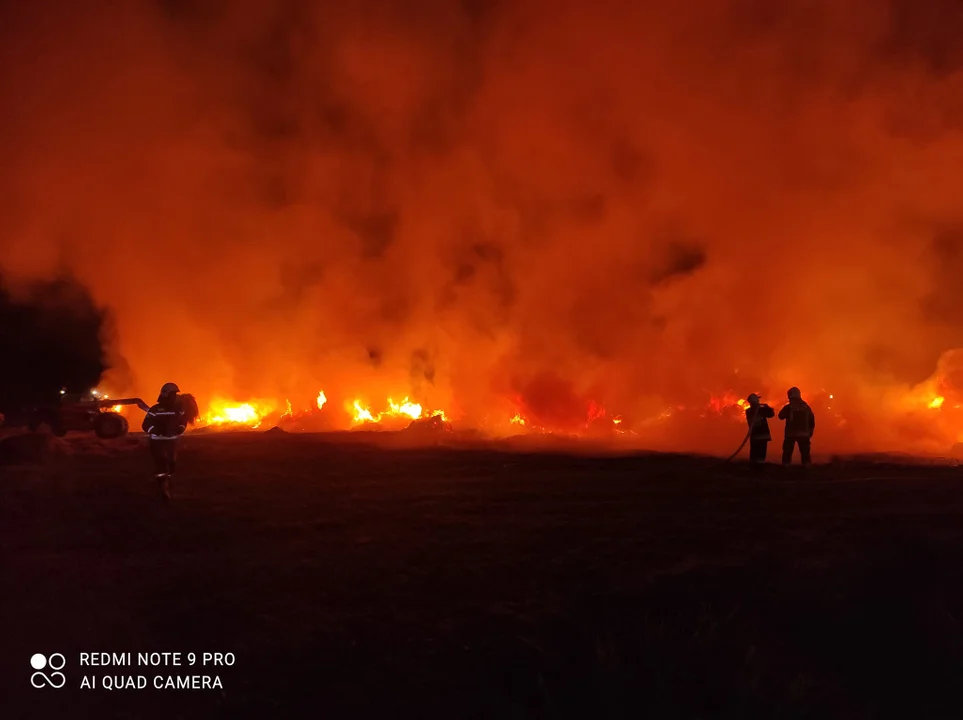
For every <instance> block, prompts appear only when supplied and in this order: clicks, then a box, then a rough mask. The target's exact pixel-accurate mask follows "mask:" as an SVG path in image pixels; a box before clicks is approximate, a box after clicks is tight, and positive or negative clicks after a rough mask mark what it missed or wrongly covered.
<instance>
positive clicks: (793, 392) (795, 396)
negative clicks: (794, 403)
mask: <svg viewBox="0 0 963 720" xmlns="http://www.w3.org/2000/svg"><path fill="white" fill-rule="evenodd" d="M786 395H788V396H789V399H790V400H802V393H801V392H799V388H797V387H791V388H789V392H787V393H786Z"/></svg>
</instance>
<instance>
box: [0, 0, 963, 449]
mask: <svg viewBox="0 0 963 720" xmlns="http://www.w3.org/2000/svg"><path fill="white" fill-rule="evenodd" d="M14 5H16V6H17V10H16V12H9V13H2V14H0V15H2V20H3V22H0V32H2V33H4V35H3V42H2V43H0V47H2V48H3V52H4V73H3V77H2V81H0V103H2V105H3V107H4V112H3V117H2V132H0V156H2V157H3V158H4V161H3V163H0V188H2V189H3V191H2V192H0V205H2V207H0V210H2V212H0V217H3V219H4V221H3V223H2V224H0V276H2V279H3V283H4V290H5V291H6V290H8V289H9V290H10V292H15V291H16V292H19V291H20V290H21V289H22V288H21V287H20V286H21V285H22V284H25V283H26V284H28V283H29V282H30V281H32V280H36V279H51V278H58V277H70V278H72V279H73V280H76V282H77V284H78V285H79V286H81V287H83V288H84V289H85V290H86V291H88V292H89V294H90V296H91V297H92V298H93V299H94V300H95V301H96V303H95V304H96V305H97V306H98V307H99V308H101V309H102V310H103V311H104V313H103V314H104V317H106V318H108V319H109V321H110V322H109V326H107V325H105V326H104V328H103V330H104V332H102V333H100V335H99V337H101V338H103V339H104V340H105V347H103V348H100V349H101V350H102V351H103V352H102V354H103V355H104V356H105V357H104V358H103V359H104V362H105V363H106V364H107V365H108V366H109V367H110V370H109V371H108V372H107V374H106V375H105V377H104V379H103V383H104V384H105V385H106V386H109V387H110V389H111V391H112V392H113V393H114V395H112V397H113V396H116V397H129V396H135V395H140V396H142V397H144V398H147V399H148V400H152V399H153V398H155V397H156V393H157V391H158V389H159V388H160V387H161V385H162V384H163V383H165V382H168V381H176V382H177V383H178V385H179V386H181V387H182V388H183V389H184V390H185V392H191V393H193V394H194V395H195V396H196V398H197V400H198V402H199V403H200V410H201V417H200V419H199V422H198V427H199V428H206V429H208V430H217V429H221V430H230V429H245V428H247V429H252V428H264V429H267V428H270V427H274V426H275V425H279V426H282V425H283V426H285V427H291V428H295V429H305V430H306V429H308V428H319V429H328V428H330V429H335V430H350V429H368V430H372V429H376V428H377V429H385V430H386V429H394V428H402V429H403V428H405V427H406V424H410V423H412V422H414V423H419V422H422V421H430V420H432V419H434V418H438V419H439V421H440V422H450V423H451V424H452V426H453V427H454V428H458V429H465V430H472V431H479V432H481V433H484V434H490V435H513V434H528V433H546V434H554V435H557V436H562V435H565V436H592V437H597V436H607V435H618V436H619V440H618V442H632V443H637V444H639V445H644V446H647V447H652V448H672V449H686V450H725V449H727V447H728V446H731V445H734V444H735V443H734V442H733V441H734V440H735V442H738V440H739V439H740V435H741V434H742V433H743V432H744V428H745V422H746V418H745V402H746V400H745V399H746V397H747V396H748V395H749V393H751V392H755V393H758V394H760V395H762V396H763V398H764V399H765V400H767V401H768V402H769V403H771V404H772V405H773V407H774V408H776V409H777V411H778V409H779V408H780V407H781V406H782V404H783V403H784V402H785V398H786V391H787V389H788V388H789V387H792V386H798V387H800V389H801V390H802V394H803V397H804V398H805V399H806V400H807V401H808V402H809V403H810V404H811V405H812V407H813V408H814V409H815V412H816V415H817V429H816V436H815V437H814V447H815V448H817V449H818V450H821V449H826V450H828V449H830V448H832V449H841V450H847V451H848V450H857V449H859V450H862V449H864V448H867V449H873V450H900V451H913V452H946V451H948V450H949V449H950V448H952V447H953V446H954V445H955V444H956V443H957V442H959V441H960V440H961V439H963V411H961V408H960V405H961V403H963V362H961V360H960V358H959V357H958V356H959V355H960V354H961V353H960V351H958V350H955V349H954V348H955V347H956V346H957V344H958V343H959V338H960V337H961V332H963V311H961V309H960V308H961V305H960V303H959V302H958V297H957V289H958V287H959V283H958V280H957V279H958V278H959V277H960V275H961V273H963V251H961V248H963V205H961V203H960V200H959V199H960V197H963V173H961V172H960V167H963V129H961V128H963V121H961V117H963V113H961V109H960V101H959V98H960V97H961V94H960V89H961V87H960V86H961V83H963V73H961V72H960V67H959V65H960V63H959V62H958V60H959V58H958V57H957V55H958V52H957V50H958V48H957V45H958V44H959V42H958V38H959V37H963V14H960V13H958V12H953V11H951V10H947V7H949V5H953V3H952V2H949V1H947V2H941V3H926V2H916V3H914V2H908V1H906V2H899V3H895V4H894V3H880V2H872V1H871V0H854V2H848V3H840V2H834V1H832V0H815V1H809V0H785V2H780V3H764V2H761V1H760V2H746V1H742V0H712V1H711V2H708V3H700V4H699V8H700V9H699V12H698V13H695V14H694V13H692V12H689V11H687V10H686V9H685V7H683V6H682V5H680V4H678V3H675V4H673V3H662V2H656V1H655V0H641V1H640V2H628V3H590V2H581V3H579V2H575V3H547V2H544V3H537V2H536V3H521V4H519V3H497V2H496V3H465V2H462V3H446V4H445V5H444V11H439V12H431V13H428V14H427V16H426V18H427V19H426V20H425V22H413V21H407V20H406V19H405V18H401V17H396V15H397V13H393V12H390V11H379V12H372V11H371V10H370V8H369V7H368V6H367V5H366V4H364V3H343V4H342V5H343V7H341V6H339V10H338V13H337V17H336V18H335V20H334V21H332V18H331V17H330V13H329V12H328V11H327V10H326V9H325V8H324V7H323V6H324V4H323V3H297V6H298V11H297V12H296V13H293V14H292V12H291V8H290V7H289V5H290V3H276V2H273V3H272V2H270V0H248V1H247V2H242V3H216V4H215V5H216V6H217V11H216V12H205V13H197V12H192V11H191V10H190V9H189V6H191V5H192V4H191V3H173V2H168V3H164V6H165V12H157V11H156V7H154V6H157V5H158V3H146V2H143V3H131V4H130V5H131V7H130V9H129V10H127V11H125V12H124V13H121V14H119V15H118V14H116V13H115V14H114V15H116V17H114V16H111V17H110V22H105V20H104V19H103V17H100V16H98V14H97V13H95V12H93V11H90V10H89V9H88V8H87V6H86V4H84V3H77V2H73V3H70V2H60V3H57V5H58V9H57V12H45V11H43V9H42V5H43V4H41V3H27V2H20V3H14ZM376 5H377V3H376ZM385 5H390V3H389V4H385ZM763 5H765V6H766V13H764V14H765V18H764V21H760V18H759V17H758V16H759V14H760V13H759V12H757V10H758V7H761V6H763ZM168 6H169V7H168ZM757 6H758V7H757ZM770 6H772V9H771V12H770V9H769V8H770ZM777 6H778V7H777ZM896 6H898V12H895V11H894V8H895V7H896ZM125 7H126V4H125ZM529 18H535V19H536V20H537V21H535V22H528V19H529ZM800 18H803V19H804V20H805V22H800V21H799V19H800ZM408 20H410V18H409V19H408ZM305 38H315V39H316V40H317V41H316V42H305ZM48 47H49V48H56V49H57V52H56V53H46V54H45V53H39V54H38V52H37V48H48ZM86 77H96V78H97V83H95V84H90V83H84V82H80V81H78V78H81V79H82V78H86ZM907 97H912V98H914V102H913V103H907V102H906V98H907ZM653 109H657V111H653ZM958 216H959V217H958ZM91 248H95V249H96V252H92V251H91ZM853 268H858V269H859V272H853ZM147 273H149V274H150V275H149V278H147ZM8 286H9V287H8ZM71 342H73V340H72V341H71ZM81 344H82V343H81V341H80V339H79V338H78V339H77V345H81ZM92 344H93V345H96V344H97V342H96V341H94V342H93V343H92ZM48 352H49V351H48ZM95 354H96V353H95ZM733 368H738V370H737V371H733ZM8 381H9V382H17V381H19V378H13V379H12V380H8ZM56 382H61V380H60V379H57V380H56ZM77 382H78V383H79V382H81V381H80V380H77ZM82 382H83V383H89V384H95V383H96V382H98V381H97V380H95V379H91V378H88V377H87V376H84V378H83V381H82ZM321 388H323V392H320V394H319V391H320V389H321ZM442 408H443V409H444V410H443V411H441V410H440V409H442ZM123 412H124V413H125V414H126V415H128V417H130V418H131V419H132V420H133V419H134V417H135V416H134V413H133V410H132V409H131V408H130V407H129V406H124V408H123ZM770 424H771V425H772V426H773V433H774V437H779V426H780V423H779V421H778V419H775V420H773V421H772V422H771V423H770Z"/></svg>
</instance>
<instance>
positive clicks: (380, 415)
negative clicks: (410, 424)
mask: <svg viewBox="0 0 963 720" xmlns="http://www.w3.org/2000/svg"><path fill="white" fill-rule="evenodd" d="M347 407H348V410H349V412H350V413H351V414H352V417H353V421H354V422H355V423H358V424H361V423H380V422H381V421H382V420H384V419H388V418H396V419H403V420H421V419H423V418H432V417H437V418H439V419H440V420H442V421H444V422H448V417H447V416H446V415H445V412H444V411H443V410H425V409H424V407H423V406H422V405H421V404H419V403H415V402H411V401H410V400H409V399H408V398H407V397H405V399H404V400H402V401H401V402H400V403H399V402H395V401H394V400H392V399H391V398H390V397H389V398H388V399H387V403H386V406H385V407H384V409H382V410H381V411H379V412H377V413H374V412H372V410H371V406H370V405H367V404H365V403H364V402H362V401H361V400H354V401H353V402H352V403H350V405H348V406H347Z"/></svg>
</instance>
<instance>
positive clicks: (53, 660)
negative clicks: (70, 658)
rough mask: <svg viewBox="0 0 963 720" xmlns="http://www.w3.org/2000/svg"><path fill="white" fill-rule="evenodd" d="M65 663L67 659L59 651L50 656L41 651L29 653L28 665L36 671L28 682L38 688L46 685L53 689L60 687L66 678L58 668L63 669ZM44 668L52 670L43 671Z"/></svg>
mask: <svg viewBox="0 0 963 720" xmlns="http://www.w3.org/2000/svg"><path fill="white" fill-rule="evenodd" d="M66 664H67V659H66V658H65V657H64V656H63V655H61V654H60V653H53V654H52V655H51V656H50V657H47V656H46V655H44V654H43V653H35V654H34V655H31V657H30V667H32V668H33V669H34V670H35V671H36V672H34V674H33V675H31V676H30V684H31V685H33V686H34V687H35V688H38V689H39V688H43V687H47V686H48V685H49V686H50V687H52V688H55V689H59V688H62V687H63V686H64V685H65V684H66V682H67V678H66V677H64V674H63V673H62V672H60V670H63V668H64V665H66ZM45 669H47V670H50V671H52V672H50V673H49V674H48V673H45V672H43V671H44V670H45Z"/></svg>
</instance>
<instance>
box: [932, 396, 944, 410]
mask: <svg viewBox="0 0 963 720" xmlns="http://www.w3.org/2000/svg"><path fill="white" fill-rule="evenodd" d="M944 401H945V398H944V397H943V396H942V395H938V396H937V397H935V398H933V399H932V400H931V401H930V407H931V408H933V409H934V410H937V409H939V408H941V407H943V402H944Z"/></svg>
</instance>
